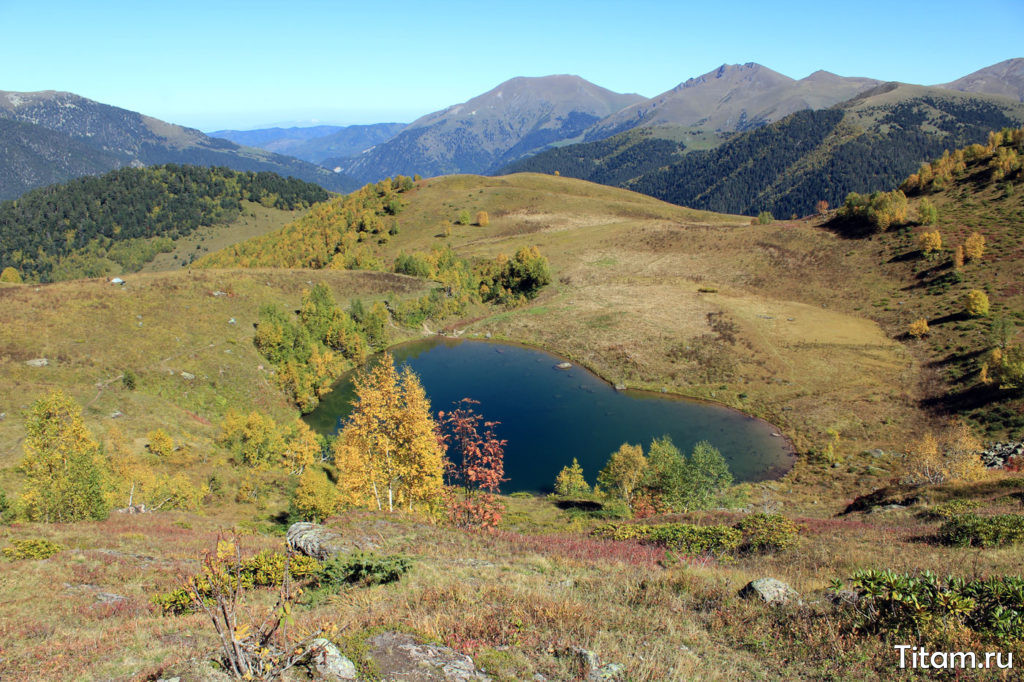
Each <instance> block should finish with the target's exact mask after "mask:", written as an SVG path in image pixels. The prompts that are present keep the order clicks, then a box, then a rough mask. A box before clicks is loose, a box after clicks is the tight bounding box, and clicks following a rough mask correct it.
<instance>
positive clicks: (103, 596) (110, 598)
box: [64, 583, 128, 604]
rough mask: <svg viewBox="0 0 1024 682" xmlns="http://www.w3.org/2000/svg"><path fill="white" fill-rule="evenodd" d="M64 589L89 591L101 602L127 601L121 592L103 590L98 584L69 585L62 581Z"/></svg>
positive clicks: (115, 602)
mask: <svg viewBox="0 0 1024 682" xmlns="http://www.w3.org/2000/svg"><path fill="white" fill-rule="evenodd" d="M64 589H66V590H68V591H70V592H91V593H92V594H93V596H94V597H96V601H98V602H99V603H101V604H117V603H118V602H123V601H128V597H126V596H124V595H123V594H114V593H113V592H103V591H102V589H103V588H101V587H100V586H99V585H90V584H88V583H86V584H82V585H71V584H69V583H64Z"/></svg>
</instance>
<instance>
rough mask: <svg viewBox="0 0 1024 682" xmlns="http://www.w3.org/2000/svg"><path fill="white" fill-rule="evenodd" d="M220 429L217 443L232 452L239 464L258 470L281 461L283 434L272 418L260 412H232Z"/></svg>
mask: <svg viewBox="0 0 1024 682" xmlns="http://www.w3.org/2000/svg"><path fill="white" fill-rule="evenodd" d="M220 429H221V432H220V435H218V436H217V443H218V444H219V445H221V446H223V447H224V448H226V449H228V450H229V451H230V452H232V453H233V454H234V455H235V458H236V459H237V460H238V462H239V463H241V464H248V465H249V466H251V467H253V468H257V469H259V468H264V467H267V466H274V465H276V464H279V463H280V462H281V459H282V456H283V455H284V451H285V442H284V437H283V436H282V435H281V430H280V429H279V428H278V427H277V424H276V423H275V422H274V420H273V419H272V418H271V417H267V416H264V415H262V414H260V413H259V412H250V413H249V414H248V415H241V414H238V413H237V412H229V413H228V414H227V415H226V416H225V417H224V421H223V422H221V426H220Z"/></svg>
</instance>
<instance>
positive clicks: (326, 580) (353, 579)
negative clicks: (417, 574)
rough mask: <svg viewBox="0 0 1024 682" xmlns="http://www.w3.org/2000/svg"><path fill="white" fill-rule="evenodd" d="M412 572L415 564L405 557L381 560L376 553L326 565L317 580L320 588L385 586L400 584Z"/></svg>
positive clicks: (358, 555) (343, 558)
mask: <svg viewBox="0 0 1024 682" xmlns="http://www.w3.org/2000/svg"><path fill="white" fill-rule="evenodd" d="M410 568H412V560H411V559H409V558H407V557H404V556H401V555H393V556H377V555H376V554H373V553H364V552H354V553H353V554H350V555H348V556H345V557H335V558H333V559H329V560H328V561H325V562H324V564H323V566H322V567H321V568H320V570H319V572H317V574H316V575H315V576H314V583H315V584H316V585H317V586H318V587H323V588H332V587H340V586H341V585H346V584H347V585H365V586H369V585H385V584H387V583H393V582H395V581H397V580H399V579H400V578H401V577H402V575H403V574H404V573H405V572H406V571H408V570H409V569H410Z"/></svg>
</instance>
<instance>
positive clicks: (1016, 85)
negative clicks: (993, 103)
mask: <svg viewBox="0 0 1024 682" xmlns="http://www.w3.org/2000/svg"><path fill="white" fill-rule="evenodd" d="M937 87H940V88H946V89H948V90H959V91H961V92H976V93H980V94H984V95H1001V96H1003V97H1010V98H1013V99H1016V100H1017V101H1018V102H1024V59H1007V60H1006V61H1004V62H999V63H998V64H993V65H992V66H989V67H986V68H984V69H981V70H979V71H975V72H974V73H972V74H969V75H967V76H964V77H963V78H958V79H957V80H955V81H953V82H952V83H946V84H945V85H940V86H937Z"/></svg>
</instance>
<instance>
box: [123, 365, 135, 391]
mask: <svg viewBox="0 0 1024 682" xmlns="http://www.w3.org/2000/svg"><path fill="white" fill-rule="evenodd" d="M121 383H122V384H124V387H125V388H126V389H128V390H129V391H134V390H135V388H136V387H137V386H138V385H139V378H138V377H137V376H136V375H135V372H133V371H131V370H130V369H126V370H125V371H124V374H122V375H121Z"/></svg>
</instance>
